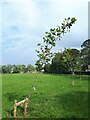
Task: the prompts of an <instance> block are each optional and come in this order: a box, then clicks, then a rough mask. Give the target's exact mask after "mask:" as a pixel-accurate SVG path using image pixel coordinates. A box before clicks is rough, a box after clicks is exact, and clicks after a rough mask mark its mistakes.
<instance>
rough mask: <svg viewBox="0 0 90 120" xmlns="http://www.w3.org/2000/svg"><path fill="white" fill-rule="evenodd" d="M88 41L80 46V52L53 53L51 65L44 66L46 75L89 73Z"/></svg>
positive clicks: (89, 44) (89, 55) (89, 53)
mask: <svg viewBox="0 0 90 120" xmlns="http://www.w3.org/2000/svg"><path fill="white" fill-rule="evenodd" d="M89 65H90V39H88V40H85V41H84V42H83V43H82V45H81V50H78V49H76V48H75V49H70V48H68V49H66V48H65V49H64V50H63V51H61V52H58V53H55V55H54V57H53V59H52V61H51V63H48V64H46V65H45V66H44V71H45V72H47V73H57V74H60V73H61V74H64V73H72V74H73V73H75V72H76V73H77V72H90V68H88V66H89Z"/></svg>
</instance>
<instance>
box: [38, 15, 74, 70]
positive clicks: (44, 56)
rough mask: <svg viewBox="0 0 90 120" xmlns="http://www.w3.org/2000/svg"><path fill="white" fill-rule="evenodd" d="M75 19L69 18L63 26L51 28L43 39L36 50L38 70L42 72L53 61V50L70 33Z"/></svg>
mask: <svg viewBox="0 0 90 120" xmlns="http://www.w3.org/2000/svg"><path fill="white" fill-rule="evenodd" d="M75 21H76V19H75V18H70V17H68V18H67V19H66V18H65V19H64V21H63V22H62V24H61V26H57V27H56V28H51V29H50V31H49V32H45V37H43V44H41V43H39V44H38V45H37V46H39V49H38V50H36V52H37V54H38V55H37V56H38V58H39V59H38V60H37V61H36V66H37V70H39V71H41V70H42V69H43V68H44V65H45V64H48V63H49V62H51V61H52V58H53V55H54V54H53V52H52V48H53V47H55V46H56V41H57V40H60V39H61V38H62V36H63V35H64V34H65V33H66V32H68V31H70V28H71V26H72V25H73V24H74V23H75Z"/></svg>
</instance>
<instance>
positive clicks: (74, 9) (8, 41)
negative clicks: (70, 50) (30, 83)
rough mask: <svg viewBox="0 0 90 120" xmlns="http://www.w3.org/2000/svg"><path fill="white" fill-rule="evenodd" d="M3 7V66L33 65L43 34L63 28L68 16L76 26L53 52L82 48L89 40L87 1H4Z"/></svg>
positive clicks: (58, 43)
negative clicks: (62, 25) (65, 48)
mask: <svg viewBox="0 0 90 120" xmlns="http://www.w3.org/2000/svg"><path fill="white" fill-rule="evenodd" d="M2 4H3V30H1V31H2V32H3V36H2V35H1V38H2V39H3V64H8V63H9V64H10V63H12V64H14V63H16V64H18V63H24V64H28V63H31V64H33V65H34V63H35V60H36V59H37V56H36V53H35V49H36V48H37V43H38V42H42V37H43V36H44V32H46V31H49V29H50V28H51V27H55V26H57V25H61V22H62V21H63V19H64V18H65V17H68V16H70V17H76V18H77V22H76V23H75V25H73V27H72V29H71V32H70V33H68V34H66V35H65V36H64V37H63V39H62V40H61V41H60V42H57V46H56V48H55V49H54V50H55V51H59V50H60V49H61V48H64V47H76V48H80V45H81V43H82V42H83V41H84V40H85V39H86V38H87V28H88V24H87V19H88V11H87V10H88V9H87V7H88V1H87V0H83V1H81V0H73V1H71V0H63V1H62V0H45V1H42V0H3V2H2ZM0 5H1V4H0ZM1 6H2V5H1ZM0 14H1V13H0ZM0 20H1V19H0ZM1 24H2V23H1V22H0V25H1Z"/></svg>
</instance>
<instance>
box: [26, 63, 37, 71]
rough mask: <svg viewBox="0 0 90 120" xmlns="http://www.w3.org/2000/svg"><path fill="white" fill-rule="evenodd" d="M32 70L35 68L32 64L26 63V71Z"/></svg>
mask: <svg viewBox="0 0 90 120" xmlns="http://www.w3.org/2000/svg"><path fill="white" fill-rule="evenodd" d="M34 70H35V68H34V66H32V65H31V64H28V65H27V71H29V72H31V71H34Z"/></svg>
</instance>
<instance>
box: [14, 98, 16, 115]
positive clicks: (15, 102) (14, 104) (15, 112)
mask: <svg viewBox="0 0 90 120" xmlns="http://www.w3.org/2000/svg"><path fill="white" fill-rule="evenodd" d="M16 103H17V100H15V101H14V117H16V112H17V106H16Z"/></svg>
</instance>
